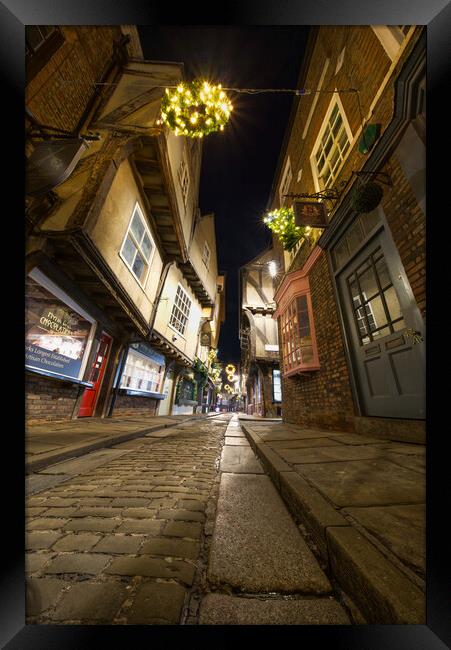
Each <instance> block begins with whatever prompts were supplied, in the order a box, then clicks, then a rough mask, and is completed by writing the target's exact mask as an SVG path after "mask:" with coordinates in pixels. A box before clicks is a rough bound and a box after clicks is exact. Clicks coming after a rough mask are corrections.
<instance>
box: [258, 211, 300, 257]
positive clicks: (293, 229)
mask: <svg viewBox="0 0 451 650" xmlns="http://www.w3.org/2000/svg"><path fill="white" fill-rule="evenodd" d="M263 223H265V224H266V225H267V226H268V228H270V229H271V230H272V231H273V233H275V234H276V235H277V236H278V238H279V240H280V241H281V243H282V245H283V248H284V249H285V250H286V251H291V250H292V249H293V248H294V247H295V246H296V244H297V243H298V241H300V240H301V239H302V237H304V236H306V235H307V234H308V232H307V231H306V228H305V227H301V226H296V224H295V221H294V210H293V208H285V207H283V208H279V209H278V210H273V211H272V212H268V213H267V214H266V216H265V217H263Z"/></svg>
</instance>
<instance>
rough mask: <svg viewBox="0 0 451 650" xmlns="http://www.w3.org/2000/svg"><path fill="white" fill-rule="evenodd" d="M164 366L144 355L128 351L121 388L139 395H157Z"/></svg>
mask: <svg viewBox="0 0 451 650" xmlns="http://www.w3.org/2000/svg"><path fill="white" fill-rule="evenodd" d="M163 374H164V366H162V365H160V364H158V363H157V362H156V361H154V360H153V359H150V358H149V357H147V356H146V355H144V354H141V353H140V352H137V351H136V350H131V349H129V351H128V355H127V362H126V364H125V369H124V372H123V374H122V379H121V388H125V389H128V390H132V391H138V392H141V393H159V392H160V387H161V383H162V381H163Z"/></svg>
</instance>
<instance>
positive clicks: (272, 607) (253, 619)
mask: <svg viewBox="0 0 451 650" xmlns="http://www.w3.org/2000/svg"><path fill="white" fill-rule="evenodd" d="M199 623H200V625H349V624H350V620H349V617H348V616H347V614H346V612H345V611H344V609H343V608H342V607H341V605H339V604H338V603H337V602H336V601H335V600H331V599H325V598H315V599H302V600H282V599H281V598H270V599H267V600H264V599H260V598H243V597H237V596H226V595H222V594H209V595H208V596H206V597H205V598H204V599H203V601H202V604H201V609H200V621H199Z"/></svg>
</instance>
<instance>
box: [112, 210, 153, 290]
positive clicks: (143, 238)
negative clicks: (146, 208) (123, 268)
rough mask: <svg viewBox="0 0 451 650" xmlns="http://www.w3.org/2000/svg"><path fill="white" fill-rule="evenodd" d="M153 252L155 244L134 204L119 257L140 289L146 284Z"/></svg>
mask: <svg viewBox="0 0 451 650" xmlns="http://www.w3.org/2000/svg"><path fill="white" fill-rule="evenodd" d="M154 251H155V243H154V241H153V239H152V236H151V234H150V230H149V228H148V226H147V224H146V222H145V219H144V217H143V214H142V212H141V210H140V209H139V206H138V204H136V206H135V209H134V211H133V215H132V218H131V219H130V223H129V225H128V228H127V232H126V234H125V238H124V241H123V243H122V247H121V250H120V256H121V258H122V259H123V261H124V262H125V264H126V265H127V266H128V268H129V269H130V271H131V272H132V273H133V275H134V276H135V278H136V279H137V280H138V282H139V284H140V285H141V286H142V287H144V285H145V283H146V279H147V275H148V273H149V268H150V264H151V261H152V257H153V253H154Z"/></svg>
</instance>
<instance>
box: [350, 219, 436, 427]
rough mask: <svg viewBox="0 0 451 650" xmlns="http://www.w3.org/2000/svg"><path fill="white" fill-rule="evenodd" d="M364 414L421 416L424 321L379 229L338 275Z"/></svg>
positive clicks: (392, 247) (395, 255)
mask: <svg viewBox="0 0 451 650" xmlns="http://www.w3.org/2000/svg"><path fill="white" fill-rule="evenodd" d="M337 285H338V290H339V295H340V301H341V302H342V307H343V315H344V321H345V328H346V332H347V339H348V343H349V348H350V352H351V357H352V362H353V366H354V375H355V377H356V379H357V385H358V390H359V394H360V398H361V402H362V403H361V406H362V411H363V414H364V415H373V416H381V417H397V418H415V419H423V418H425V343H424V337H425V332H424V325H423V321H422V318H421V314H420V312H419V310H418V307H417V305H416V302H415V299H414V296H413V294H412V290H411V288H410V285H409V283H408V281H407V278H406V275H405V272H404V268H403V267H402V264H401V261H400V259H399V256H398V252H397V250H396V247H395V245H394V243H393V241H392V240H391V238H389V237H387V235H386V233H385V231H384V230H381V231H380V232H379V233H378V234H377V235H375V236H374V237H373V238H372V239H371V240H370V241H369V242H368V243H367V244H366V245H365V247H364V248H363V249H362V250H361V251H360V252H359V253H358V254H357V255H356V257H354V258H353V259H352V260H351V261H350V263H349V264H347V265H346V266H345V267H344V269H343V270H342V271H341V272H340V273H339V275H338V276H337Z"/></svg>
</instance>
